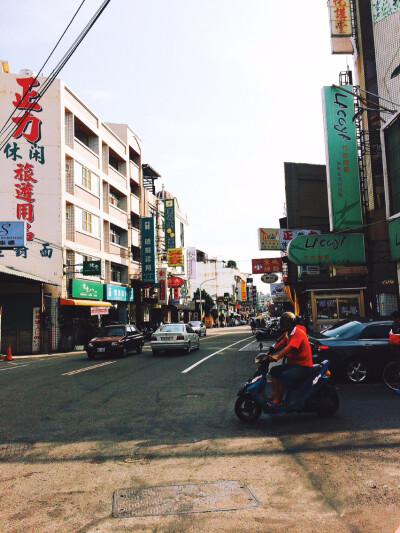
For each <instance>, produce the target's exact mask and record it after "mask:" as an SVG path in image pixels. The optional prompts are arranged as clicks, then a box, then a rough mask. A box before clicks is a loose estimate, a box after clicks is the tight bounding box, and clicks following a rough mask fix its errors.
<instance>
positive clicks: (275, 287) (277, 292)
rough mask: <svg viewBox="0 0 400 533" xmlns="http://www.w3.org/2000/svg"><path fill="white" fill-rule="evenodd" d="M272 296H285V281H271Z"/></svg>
mask: <svg viewBox="0 0 400 533" xmlns="http://www.w3.org/2000/svg"><path fill="white" fill-rule="evenodd" d="M270 287H271V296H283V295H284V294H285V286H284V284H283V283H271V285H270Z"/></svg>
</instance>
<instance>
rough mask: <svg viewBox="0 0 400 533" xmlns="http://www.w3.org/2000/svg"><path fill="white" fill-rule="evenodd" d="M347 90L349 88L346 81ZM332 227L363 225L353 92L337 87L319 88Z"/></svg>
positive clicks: (332, 228) (336, 228) (342, 227)
mask: <svg viewBox="0 0 400 533" xmlns="http://www.w3.org/2000/svg"><path fill="white" fill-rule="evenodd" d="M346 91H350V92H351V91H352V87H351V86H350V85H346ZM322 98H323V104H324V122H325V149H326V160H327V169H326V170H327V180H328V198H329V219H330V227H331V231H333V230H342V229H350V228H359V227H361V226H362V213H361V198H360V182H359V177H358V159H357V140H356V128H355V124H354V122H353V120H352V119H353V116H354V103H353V95H352V94H349V93H348V92H344V91H342V90H341V89H340V88H337V87H324V88H323V91H322Z"/></svg>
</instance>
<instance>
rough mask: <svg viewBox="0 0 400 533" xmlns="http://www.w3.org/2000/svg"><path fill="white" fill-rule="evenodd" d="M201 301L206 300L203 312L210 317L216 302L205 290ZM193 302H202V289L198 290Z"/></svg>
mask: <svg viewBox="0 0 400 533" xmlns="http://www.w3.org/2000/svg"><path fill="white" fill-rule="evenodd" d="M201 299H202V300H205V302H204V303H203V311H204V312H205V314H206V315H209V314H210V312H211V309H212V308H213V307H214V300H213V299H212V298H211V296H210V295H209V294H208V292H206V291H205V290H203V289H202V290H201ZM193 300H200V289H196V292H195V293H194V295H193Z"/></svg>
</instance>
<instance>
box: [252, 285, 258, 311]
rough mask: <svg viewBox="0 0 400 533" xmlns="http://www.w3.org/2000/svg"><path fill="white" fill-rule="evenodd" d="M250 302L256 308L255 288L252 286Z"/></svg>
mask: <svg viewBox="0 0 400 533" xmlns="http://www.w3.org/2000/svg"><path fill="white" fill-rule="evenodd" d="M251 293H252V294H251V297H252V298H251V300H252V304H253V307H256V305H257V287H255V286H254V285H253V287H252V288H251Z"/></svg>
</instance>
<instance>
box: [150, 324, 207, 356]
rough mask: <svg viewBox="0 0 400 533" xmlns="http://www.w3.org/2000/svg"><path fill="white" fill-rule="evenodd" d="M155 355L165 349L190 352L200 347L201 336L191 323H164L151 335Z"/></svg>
mask: <svg viewBox="0 0 400 533" xmlns="http://www.w3.org/2000/svg"><path fill="white" fill-rule="evenodd" d="M150 347H151V349H152V351H153V355H158V353H159V352H161V351H163V350H175V351H176V350H184V351H185V352H186V353H190V352H191V351H192V350H198V349H199V348H200V338H199V335H198V334H197V333H195V331H194V330H193V329H192V327H191V326H190V325H189V324H163V325H162V326H160V327H159V328H158V329H157V330H156V331H155V332H154V333H153V334H152V336H151V341H150Z"/></svg>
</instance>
